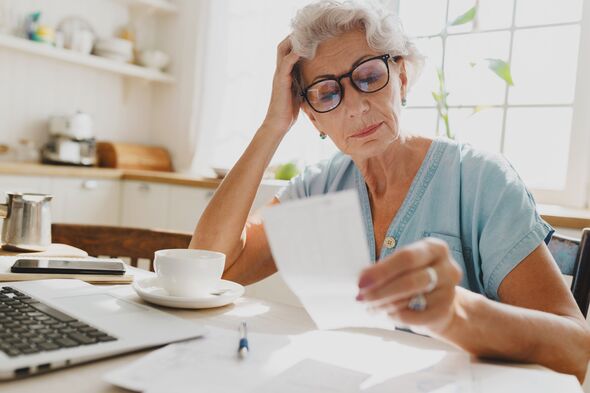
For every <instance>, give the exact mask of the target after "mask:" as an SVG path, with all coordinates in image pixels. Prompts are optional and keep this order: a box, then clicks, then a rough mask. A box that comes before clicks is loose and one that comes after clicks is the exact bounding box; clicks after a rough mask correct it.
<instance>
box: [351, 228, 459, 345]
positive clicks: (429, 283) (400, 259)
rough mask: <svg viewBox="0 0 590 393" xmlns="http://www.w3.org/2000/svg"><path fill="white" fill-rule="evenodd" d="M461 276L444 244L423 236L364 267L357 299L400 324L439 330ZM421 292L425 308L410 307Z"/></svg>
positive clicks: (451, 308) (450, 309) (444, 323)
mask: <svg viewBox="0 0 590 393" xmlns="http://www.w3.org/2000/svg"><path fill="white" fill-rule="evenodd" d="M461 277H462V271H461V268H460V267H459V265H458V264H457V262H455V260H454V259H453V257H452V256H451V253H450V252H449V248H448V246H447V244H446V243H445V242H443V241H441V240H438V239H433V238H428V239H423V240H420V241H418V242H415V243H413V244H411V245H409V246H406V247H403V248H400V249H399V250H398V251H396V252H394V253H393V254H391V255H389V256H388V257H387V258H385V259H384V260H383V261H381V262H379V263H377V264H375V265H373V266H370V267H368V268H366V269H365V270H363V272H362V273H361V275H360V279H359V295H358V297H357V300H359V301H362V302H364V303H365V304H366V305H367V306H368V307H369V308H370V309H372V310H376V311H381V312H386V313H387V314H388V315H389V317H390V318H391V319H393V320H394V321H395V322H397V323H400V324H402V325H410V326H413V327H415V328H417V330H424V331H426V332H428V333H431V334H432V333H433V334H437V333H442V332H443V331H444V330H445V329H446V328H447V327H448V326H449V324H450V323H451V321H452V319H453V317H454V313H455V312H456V307H455V298H456V286H457V285H458V284H459V282H460V281H461ZM420 295H423V296H424V299H425V300H426V302H425V306H426V307H425V309H423V310H421V311H419V310H415V309H414V310H413V309H411V308H410V307H409V305H410V302H411V301H412V299H413V298H414V300H416V299H415V297H416V296H418V297H419V296H420ZM422 305H424V304H422Z"/></svg>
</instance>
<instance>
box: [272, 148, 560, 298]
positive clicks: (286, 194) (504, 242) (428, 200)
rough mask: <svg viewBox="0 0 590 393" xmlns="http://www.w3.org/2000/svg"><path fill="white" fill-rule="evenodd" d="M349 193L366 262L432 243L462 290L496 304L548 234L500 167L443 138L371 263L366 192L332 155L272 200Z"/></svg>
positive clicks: (511, 173) (349, 167)
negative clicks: (444, 253) (453, 267)
mask: <svg viewBox="0 0 590 393" xmlns="http://www.w3.org/2000/svg"><path fill="white" fill-rule="evenodd" d="M348 189H356V190H357V192H358V193H359V196H360V201H361V205H362V206H361V208H362V212H363V218H364V222H365V226H366V228H365V229H366V233H367V241H368V242H369V249H370V250H371V259H372V262H375V261H377V260H381V259H383V258H385V257H386V256H387V255H389V254H391V253H392V252H394V251H395V250H396V249H397V248H399V247H402V246H404V245H407V244H410V243H412V242H415V241H417V240H419V239H422V238H425V237H435V238H439V239H441V240H444V241H445V242H446V243H447V244H448V246H449V248H450V250H451V252H452V254H453V256H454V258H455V260H456V261H457V262H458V263H459V265H460V266H461V268H462V269H463V273H464V274H463V279H462V281H461V286H462V287H464V288H467V289H470V290H472V291H474V292H477V293H481V294H484V295H486V296H487V297H489V298H491V299H495V300H499V299H498V287H499V286H500V283H501V282H502V280H503V279H504V277H506V275H507V274H508V273H510V271H511V270H512V269H514V268H515V267H516V266H517V265H518V264H519V263H520V262H521V261H522V260H523V259H524V258H525V257H526V256H528V255H529V254H530V253H531V252H532V251H533V250H534V249H535V248H537V247H538V246H539V245H540V244H541V242H542V241H545V243H548V242H549V240H550V239H551V235H552V234H553V229H552V228H551V227H550V226H549V225H548V224H547V223H546V222H545V221H543V220H542V219H541V218H540V217H539V215H538V213H537V211H536V207H535V201H534V200H533V197H532V196H531V194H530V193H529V192H528V190H527V189H526V187H525V185H524V183H523V182H522V180H521V179H520V177H519V176H518V174H517V173H516V171H515V170H514V169H513V168H512V166H511V165H510V164H509V163H508V161H506V159H504V158H503V157H502V156H501V155H499V154H494V153H488V152H484V151H479V150H476V149H474V148H472V147H471V146H469V145H466V144H461V143H457V142H455V141H451V140H448V139H446V138H437V139H435V140H434V141H433V142H432V144H431V146H430V148H429V150H428V152H427V154H426V157H425V158H424V161H423V162H422V165H421V166H420V169H419V170H418V173H417V174H416V176H415V178H414V180H413V182H412V184H411V186H410V189H409V191H408V194H407V195H406V197H405V200H404V201H403V203H402V205H401V207H400V209H399V210H398V212H397V214H396V215H395V217H394V218H393V221H392V222H391V224H390V225H389V229H388V230H387V234H386V237H385V243H384V245H383V247H382V248H381V255H379V256H378V257H377V256H376V255H375V236H374V233H373V224H372V222H373V221H372V217H371V208H370V204H369V197H368V191H367V187H366V184H365V181H364V179H363V177H362V175H361V173H360V171H359V170H358V168H357V167H356V165H355V164H354V162H353V161H352V160H351V158H350V157H349V156H346V155H344V154H342V153H337V154H336V155H334V156H333V157H332V158H330V159H328V160H325V161H322V162H320V163H319V164H317V165H313V166H309V167H307V168H306V169H305V170H304V171H303V172H302V173H301V174H300V175H298V176H296V177H295V178H293V179H291V181H290V182H289V184H288V185H287V186H286V187H285V188H283V189H281V190H280V191H279V193H278V194H277V198H278V199H279V200H280V201H281V202H285V201H288V200H290V199H298V198H306V197H309V196H312V195H318V194H326V193H330V192H337V191H342V190H348Z"/></svg>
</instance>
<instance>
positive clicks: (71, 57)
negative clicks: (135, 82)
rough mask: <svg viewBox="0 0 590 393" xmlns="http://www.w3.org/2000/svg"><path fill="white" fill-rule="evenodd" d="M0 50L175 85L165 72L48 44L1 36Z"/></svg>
mask: <svg viewBox="0 0 590 393" xmlns="http://www.w3.org/2000/svg"><path fill="white" fill-rule="evenodd" d="M142 1H143V0H142ZM146 1H147V0H146ZM149 1H150V2H151V1H156V0H149ZM0 48H8V49H13V50H17V51H21V52H25V53H30V54H34V55H39V56H44V57H48V58H52V59H57V60H61V61H65V62H68V63H72V64H78V65H81V66H86V67H91V68H96V69H99V70H103V71H108V72H113V73H115V74H121V75H124V76H129V77H132V78H139V79H143V80H147V81H151V82H161V83H174V78H173V77H172V76H170V75H168V74H165V73H163V72H159V71H155V70H151V69H149V68H144V67H140V66H137V65H133V64H126V63H118V62H116V61H113V60H109V59H106V58H103V57H99V56H94V55H85V54H82V53H77V52H74V51H71V50H68V49H60V48H55V47H53V46H50V45H48V44H42V43H38V42H34V41H29V40H26V39H24V38H19V37H13V36H9V35H0Z"/></svg>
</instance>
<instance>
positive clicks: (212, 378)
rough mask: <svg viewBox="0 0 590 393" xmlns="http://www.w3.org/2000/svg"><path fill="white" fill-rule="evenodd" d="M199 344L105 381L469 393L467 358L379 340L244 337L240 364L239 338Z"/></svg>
mask: <svg viewBox="0 0 590 393" xmlns="http://www.w3.org/2000/svg"><path fill="white" fill-rule="evenodd" d="M209 330H210V333H209V334H208V335H207V336H205V337H203V338H200V339H197V340H191V341H187V342H184V343H177V344H172V345H169V346H167V347H165V348H163V349H159V350H157V351H154V352H152V353H151V354H149V355H148V356H146V357H144V358H142V359H140V360H138V361H136V362H135V363H132V364H130V365H129V366H127V367H125V368H123V369H118V370H114V371H113V372H111V373H109V374H107V375H106V376H105V379H106V380H107V381H108V382H110V383H112V384H115V385H117V386H120V387H123V388H126V389H130V390H133V391H146V392H149V393H177V392H178V393H180V392H188V391H194V392H197V391H198V392H207V393H221V392H238V391H239V392H265V393H266V392H268V393H271V392H273V393H275V392H282V393H285V392H288V393H299V392H301V393H302V392H306V393H308V392H322V393H325V392H359V391H364V392H369V393H378V392H392V391H400V392H404V393H413V392H434V391H436V392H454V393H467V392H470V391H471V383H472V381H471V371H470V363H469V356H468V355H467V354H465V353H461V352H456V353H455V352H453V353H448V352H445V351H440V350H428V349H419V348H414V347H410V346H407V345H403V344H400V343H397V342H395V341H391V340H387V339H384V338H382V337H378V336H371V335H365V334H358V333H348V332H334V331H314V332H309V333H305V334H301V335H297V336H278V335H269V334H255V333H252V334H249V337H248V338H249V342H250V353H249V354H248V357H247V358H245V359H241V358H240V357H238V353H237V348H238V337H239V336H238V332H237V330H236V331H230V330H225V329H218V328H209Z"/></svg>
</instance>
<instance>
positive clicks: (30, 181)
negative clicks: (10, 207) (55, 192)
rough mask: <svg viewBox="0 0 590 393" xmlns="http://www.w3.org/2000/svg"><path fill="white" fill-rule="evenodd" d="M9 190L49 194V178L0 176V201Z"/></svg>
mask: <svg viewBox="0 0 590 393" xmlns="http://www.w3.org/2000/svg"><path fill="white" fill-rule="evenodd" d="M9 191H14V192H36V193H40V194H49V193H51V179H50V178H48V177H44V176H12V175H2V176H1V177H0V198H1V199H2V201H3V200H4V197H5V195H4V194H5V193H6V192H9Z"/></svg>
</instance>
